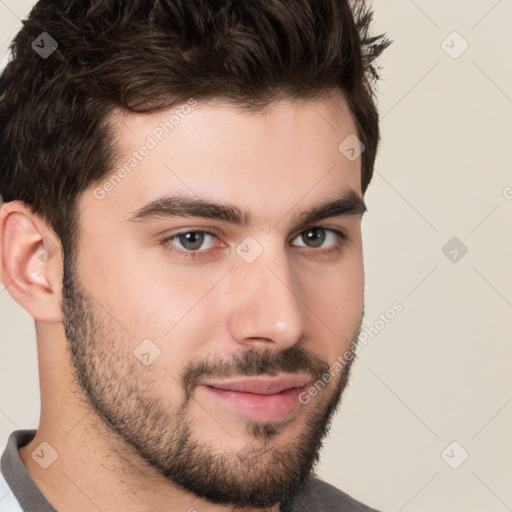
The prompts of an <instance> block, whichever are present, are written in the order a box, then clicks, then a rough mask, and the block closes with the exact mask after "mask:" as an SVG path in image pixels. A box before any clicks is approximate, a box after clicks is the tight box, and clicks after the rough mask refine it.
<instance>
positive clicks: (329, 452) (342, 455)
mask: <svg viewBox="0 0 512 512" xmlns="http://www.w3.org/2000/svg"><path fill="white" fill-rule="evenodd" d="M33 3H34V2H32V1H22V0H16V1H14V0H5V1H4V2H2V3H0V20H1V21H0V51H1V52H2V55H4V53H5V51H6V49H7V45H8V43H9V41H10V40H11V39H12V37H13V36H14V35H15V33H16V32H17V31H18V30H19V28H20V27H21V21H20V19H21V18H23V17H24V16H25V15H26V14H27V13H28V12H29V10H30V8H31V6H32V5H33ZM374 7H375V10H376V12H375V19H376V21H375V28H376V30H377V31H378V32H382V31H385V32H388V34H389V36H390V37H391V38H392V39H393V40H394V43H393V45H392V46H391V47H390V48H388V50H387V51H386V52H385V55H384V56H383V57H382V58H381V60H380V62H381V64H382V69H381V70H380V73H381V75H382V79H381V82H380V86H379V94H378V102H379V110H380V112H381V117H382V121H381V131H382V143H381V146H380V151H379V154H378V158H377V162H376V168H375V176H374V179H373V181H372V183H371V184H370V187H369V189H368V191H367V194H366V202H367V204H368V206H369V211H368V212H367V214H366V215H365V219H364V221H363V235H364V243H365V266H366V283H365V286H366V309H365V321H364V328H365V329H369V330H368V331H367V332H368V333H371V334H368V341H367V344H366V345H363V346H362V349H361V351H360V353H359V358H358V361H357V362H356V364H355V366H354V371H353V376H352V380H351V384H350V386H349V389H348V390H347V392H346V395H345V399H344V403H343V405H342V406H341V408H340V410H339V413H338V415H337V416H336V418H335V420H334V422H333V425H332V429H331V433H330V436H329V438H328V440H327V441H326V442H325V444H324V449H323V451H322V457H321V463H320V464H319V466H318V474H319V476H320V477H322V478H323V479H325V480H327V481H328V482H330V483H332V484H334V485H335V486H337V487H339V488H341V489H343V490H344V491H345V492H348V493H349V494H352V495H353V496H354V497H356V498H358V499H360V500H362V501H364V502H366V503H368V504H369V505H372V506H374V507H376V508H379V509H381V510H382V511H386V512H387V511H389V512H391V511H402V510H403V511H405V512H407V511H416V512H432V511H433V510H435V511H436V512H454V511H464V512H483V511H485V512H502V511H504V510H507V509H508V510H510V509H511V508H512V486H511V485H510V481H511V480H512V464H511V462H510V461H511V455H512V442H511V439H512V438H511V436H510V433H511V432H512V428H511V427H512V404H511V403H510V402H511V401H512V385H511V384H512V377H511V371H510V369H509V367H510V363H511V361H512V344H511V343H510V341H511V332H512V315H511V312H512V272H511V266H510V261H512V236H511V233H512V172H511V168H512V166H511V164H512V149H511V148H512V143H511V140H512V138H511V135H512V31H511V30H510V22H511V20H512V2H511V1H510V0H501V1H496V0H489V1H487V0H485V1H483V0H482V1H478V2H467V1H463V0H456V1H455V0H450V1H441V0H430V1H428V2H427V1H426V0H416V1H412V0H410V1H406V0H378V1H375V2H374ZM453 32H457V33H458V34H453ZM443 41H444V42H443ZM466 44H467V45H468V47H467V49H466V50H465V51H464V52H463V53H461V50H463V49H464V47H465V46H466ZM459 53H461V54H460V55H459ZM0 57H1V55H0ZM455 57H456V58H455ZM6 58H7V57H5V58H3V59H2V64H1V66H2V67H3V65H5V62H6ZM508 187H511V188H508ZM454 237H455V238H456V240H452V238H454ZM450 240H452V241H451V242H450V244H449V245H448V246H446V244H447V243H448V242H449V241H450ZM464 247H466V249H467V252H466V253H465V254H463V253H464V251H465V249H464ZM454 251H455V252H454ZM454 260H455V261H454ZM507 262H508V264H507ZM397 302H398V303H400V304H401V305H402V307H403V310H402V311H401V312H400V313H398V314H396V315H395V317H394V318H393V319H392V320H389V319H388V317H389V316H391V315H390V314H388V315H387V317H386V318H387V319H388V322H387V323H384V326H382V322H383V320H381V318H380V315H386V312H387V311H388V309H389V308H390V307H391V305H392V304H394V303H397ZM379 320H380V322H379ZM370 328H373V329H370ZM0 337H1V343H0V392H1V395H0V449H1V450H2V451H3V448H4V446H5V443H6V441H7V437H8V435H9V434H10V433H11V432H12V431H13V430H15V429H18V428H36V427H37V424H38V418H39V411H40V402H39V384H38V369H37V356H36V342H35V334H34V325H33V321H32V319H31V317H30V316H29V315H28V314H27V313H26V312H25V311H24V310H23V309H22V308H21V307H20V306H19V305H18V304H16V303H15V302H14V301H13V300H12V298H11V297H10V295H9V293H8V291H7V290H5V289H4V288H3V287H2V286H0ZM454 442H455V443H456V444H452V443H454ZM443 454H444V455H443ZM466 454H467V459H466V460H465V461H464V462H463V463H462V464H461V465H460V466H459V467H458V468H457V469H454V468H453V467H452V466H457V465H459V464H460V463H461V461H462V460H463V458H464V457H465V456H466Z"/></svg>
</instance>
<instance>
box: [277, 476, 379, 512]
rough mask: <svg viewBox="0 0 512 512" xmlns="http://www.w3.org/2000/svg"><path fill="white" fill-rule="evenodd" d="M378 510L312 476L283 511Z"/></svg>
mask: <svg viewBox="0 0 512 512" xmlns="http://www.w3.org/2000/svg"><path fill="white" fill-rule="evenodd" d="M312 510H314V511H315V512H378V511H377V510H375V509H373V508H370V507H368V506H366V505H364V504H363V503H361V502H359V501H357V500H355V499H354V498H352V497H351V496H349V495H348V494H346V493H344V492H343V491H341V490H340V489H338V488H336V487H334V486H333V485H331V484H328V483H327V482H324V481H323V480H320V479H318V478H316V477H311V478H309V479H308V480H307V483H306V485H305V486H304V487H303V488H302V489H301V491H300V492H299V493H298V494H297V495H296V497H295V498H294V500H293V501H292V502H291V503H290V504H289V505H287V506H285V508H284V509H283V512H306V511H307V512H311V511H312Z"/></svg>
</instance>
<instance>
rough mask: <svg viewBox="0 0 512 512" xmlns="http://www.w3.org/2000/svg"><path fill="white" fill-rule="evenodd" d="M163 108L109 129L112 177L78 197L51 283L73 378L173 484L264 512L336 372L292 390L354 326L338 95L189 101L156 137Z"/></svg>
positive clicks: (294, 466)
mask: <svg viewBox="0 0 512 512" xmlns="http://www.w3.org/2000/svg"><path fill="white" fill-rule="evenodd" d="M177 109H178V107H173V108H172V109H170V110H169V111H164V112H159V113H156V114H149V115H148V114H145V115H136V116H126V115H122V116H121V117H119V118H117V119H116V120H115V121H113V122H114V124H115V126H116V127H117V130H118V134H117V137H118V139H117V144H118V145H119V148H120V149H121V151H122V154H121V157H120V159H119V161H118V165H117V166H116V167H115V170H117V169H119V168H121V167H122V166H123V165H124V164H127V165H126V167H125V171H126V170H127V169H129V172H124V173H123V172H121V173H120V174H118V178H119V176H120V177H121V178H120V179H117V178H116V179H115V180H113V181H112V182H111V184H110V186H109V185H108V184H107V185H105V180H103V181H102V182H101V183H99V184H95V185H94V186H91V187H90V189H89V190H87V191H86V192H85V193H84V194H83V195H82V196H81V198H80V201H79V210H80V211H81V216H80V229H81V231H80V242H79V247H78V250H77V252H76V253H75V257H74V259H73V262H71V261H69V260H67V259H66V261H65V266H64V282H63V317H64V326H65V330H66V336H67V338H68V340H69V342H70V343H69V347H70V349H71V357H72V362H73V367H74V369H75V377H76V379H77V381H78V383H79V384H80V386H81V387H82V389H83V390H84V391H85V396H86V399H87V400H88V401H89V403H90V404H92V405H93V407H94V410H95V412H96V413H97V415H98V417H99V419H100V420H101V422H103V424H104V425H106V426H107V427H108V428H109V429H110V430H111V431H112V432H113V433H115V434H116V435H117V436H119V437H120V438H121V439H122V440H124V441H125V442H126V444H127V445H128V446H129V447H132V448H134V449H135V451H136V452H137V454H138V455H139V456H140V457H141V458H142V459H143V460H144V461H145V462H147V463H149V464H151V465H152V466H153V467H155V468H157V469H158V470H159V471H160V473H161V474H163V475H164V476H166V477H168V478H169V479H170V480H172V481H173V482H175V483H177V484H179V485H180V486H182V487H183V488H185V489H187V490H189V491H191V492H193V493H194V494H196V495H198V496H201V497H204V498H206V499H208V500H210V501H213V502H218V503H233V504H236V505H239V506H271V505H273V504H275V503H277V502H279V501H280V500H282V499H284V498H285V497H286V496H287V495H289V494H291V493H293V492H294V491H296V490H297V488H298V486H299V485H300V484H301V483H302V482H303V481H304V479H305V478H306V477H307V475H308V474H309V473H310V471H311V469H312V467H313V466H314V463H315V462H316V461H317V459H318V452H319V449H320V447H321V442H322V439H323V437H324V436H325V434H326V431H327V429H328V425H329V422H330V419H331V417H332V414H333V413H334V411H335V410H336V406H337V405H338V404H339V401H340V397H341V393H342V391H343V388H344V387H345V384H346V380H347V378H348V370H349V364H346V365H345V367H344V369H343V371H337V372H336V371H334V372H332V374H331V376H332V378H331V379H330V380H328V381H326V380H324V381H322V382H323V385H322V386H318V385H317V386H316V389H317V394H316V395H315V396H310V397H309V398H310V400H309V401H307V403H304V402H306V400H299V399H298V396H299V393H304V392H306V393H307V391H308V389H310V388H311V386H312V385H313V384H314V383H315V382H317V381H318V380H321V379H322V375H324V374H325V373H326V372H329V369H330V368H332V367H333V366H334V364H335V363H336V361H339V359H338V358H339V356H342V355H343V354H344V353H345V352H346V351H347V350H348V349H349V348H350V347H351V345H352V343H353V341H354V340H355V339H356V338H357V334H358V331H359V327H360V322H361V318H362V308H363V265H362V246H361V230H360V222H361V212H360V211H359V210H358V208H357V205H356V203H357V201H354V199H357V198H359V199H360V197H361V188H360V181H361V180H360V159H357V160H354V161H353V160H351V159H348V158H346V157H345V156H344V154H342V152H340V151H339V150H338V146H339V144H340V143H341V142H342V141H343V140H344V139H345V138H346V137H347V136H349V135H351V134H355V133H356V130H355V127H354V123H353V121H352V119H351V117H350V115H349V113H348V110H347V106H346V103H345V100H344V98H343V96H342V95H341V94H340V93H336V94H334V95H332V96H330V97H329V98H327V99H323V100H315V101H312V100H309V101H303V100H301V101H297V102H295V103H292V102H289V101H280V102H275V103H273V104H272V105H271V108H270V109H267V110H266V111H264V112H259V113H250V112H248V111H244V110H242V109H241V108H239V107H237V106H235V105H234V104H231V103H228V102H221V101H220V100H217V101H210V102H208V103H203V102H199V103H198V104H195V105H194V106H193V107H192V108H190V109H188V108H184V109H182V110H179V109H178V115H177V116H176V117H175V118H174V119H173V120H172V125H171V123H169V125H168V126H166V128H167V131H168V133H166V132H165V130H164V129H163V128H162V125H160V123H165V122H168V121H169V119H170V117H171V115H173V113H174V112H175V111H176V110H177ZM176 118H179V121H176ZM159 126H160V130H158V127H159ZM169 126H172V127H171V128H169ZM141 146H146V147H147V148H148V150H147V151H145V150H140V148H141ZM134 151H136V152H137V154H136V155H135V156H134V155H133V152H134ZM142 154H144V156H143V155H142ZM131 157H133V158H135V160H131V161H130V158H131ZM107 178H108V177H107ZM98 187H99V188H98ZM350 195H352V200H351V201H347V198H350ZM171 196H172V198H171ZM166 198H167V199H169V198H171V199H172V201H171V200H168V201H167V202H166ZM340 198H341V199H342V202H341V204H339V205H337V206H336V207H335V208H334V207H333V208H332V209H330V210H329V211H324V212H323V215H320V217H319V216H318V215H317V216H316V217H315V218H313V217H311V216H310V217H309V219H304V217H303V215H304V213H305V212H309V213H311V212H312V210H313V209H316V208H317V207H319V206H320V205H323V204H326V203H329V202H332V201H335V200H338V199H340ZM178 200H181V201H183V200H186V201H188V203H187V204H182V203H179V202H178ZM155 201H159V202H158V203H156V204H153V205H152V206H150V207H149V206H147V205H148V204H149V203H152V202H155ZM193 202H208V203H215V204H217V205H220V206H221V207H224V209H226V208H228V207H229V208H230V209H229V210H228V211H227V213H226V212H225V214H224V215H223V216H222V217H219V216H218V215H219V214H220V213H219V209H218V208H214V207H212V206H209V207H202V208H199V209H198V206H197V205H193V204H192V203H193ZM340 206H341V209H340ZM192 208H195V210H194V211H192ZM233 208H236V209H239V210H240V211H241V212H242V215H241V219H238V221H240V220H241V221H246V222H238V221H236V219H235V218H234V215H233ZM347 208H348V213H347V212H346V211H345V214H341V215H340V211H342V210H343V209H345V210H347ZM230 212H231V215H229V213H230ZM245 212H247V214H248V215H250V219H248V218H247V217H248V215H246V214H245ZM192 213H194V215H192ZM249 220H250V222H247V221H249ZM337 232H340V233H342V235H339V234H337ZM71 263H73V264H71ZM301 396H302V397H305V396H306V395H304V394H302V395H301ZM308 396H309V395H308Z"/></svg>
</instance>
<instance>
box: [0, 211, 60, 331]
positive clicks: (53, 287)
mask: <svg viewBox="0 0 512 512" xmlns="http://www.w3.org/2000/svg"><path fill="white" fill-rule="evenodd" d="M61 254H62V253H61V249H60V243H59V241H58V237H57V236H56V235H55V234H54V232H53V230H51V229H50V228H49V227H48V225H47V224H46V223H45V222H44V221H43V220H41V219H40V217H38V216H37V215H35V214H34V213H32V212H31V211H30V209H29V208H28V206H27V205H25V203H23V202H21V201H10V202H9V203H5V204H4V205H3V206H2V208H1V209H0V279H1V280H2V283H3V285H4V286H5V288H6V289H7V291H8V292H9V294H10V295H11V297H12V298H13V299H14V300H15V301H16V302H17V303H18V304H20V305H21V306H22V307H23V308H24V309H25V310H26V311H27V312H28V313H29V314H30V315H31V316H32V318H34V320H40V321H41V322H60V320H61V309H60V301H61V288H62V257H59V255H61Z"/></svg>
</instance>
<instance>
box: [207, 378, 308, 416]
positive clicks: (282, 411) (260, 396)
mask: <svg viewBox="0 0 512 512" xmlns="http://www.w3.org/2000/svg"><path fill="white" fill-rule="evenodd" d="M311 381H312V378H311V376H310V375H306V374H282V375H279V376H277V377H246V378H243V379H236V380H235V379H230V380H227V379H224V380H209V381H205V382H203V383H202V385H201V386H199V388H201V389H202V390H203V391H204V392H205V393H207V394H208V396H209V397H210V398H212V399H213V400H215V401H216V402H217V403H220V404H221V405H222V406H223V407H225V408H227V409H229V410H230V411H232V412H234V413H235V414H238V415H241V416H244V417H245V418H247V419H251V420H253V421H278V420H282V419H284V418H287V417H290V416H292V415H293V414H294V413H295V414H297V413H298V411H299V409H300V407H301V405H302V404H301V403H300V401H299V395H300V394H301V393H302V392H303V391H304V390H305V389H306V388H307V386H308V384H309V383H310V382H311ZM199 388H198V389H199Z"/></svg>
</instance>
